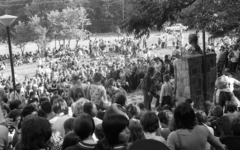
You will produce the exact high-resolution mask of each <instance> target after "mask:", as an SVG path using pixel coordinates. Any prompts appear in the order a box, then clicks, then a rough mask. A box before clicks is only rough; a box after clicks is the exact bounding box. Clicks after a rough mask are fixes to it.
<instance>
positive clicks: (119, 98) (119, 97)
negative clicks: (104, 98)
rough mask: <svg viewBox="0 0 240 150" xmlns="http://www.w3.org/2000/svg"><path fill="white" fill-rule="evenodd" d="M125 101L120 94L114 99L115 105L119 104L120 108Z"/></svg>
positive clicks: (124, 97)
mask: <svg viewBox="0 0 240 150" xmlns="http://www.w3.org/2000/svg"><path fill="white" fill-rule="evenodd" d="M126 101H127V98H126V96H125V95H122V94H120V95H118V96H117V97H116V101H115V103H117V104H119V105H121V106H125V105H126Z"/></svg>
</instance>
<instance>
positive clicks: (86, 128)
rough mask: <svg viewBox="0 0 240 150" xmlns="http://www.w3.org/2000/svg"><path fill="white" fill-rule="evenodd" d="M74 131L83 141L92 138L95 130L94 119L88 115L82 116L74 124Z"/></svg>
mask: <svg viewBox="0 0 240 150" xmlns="http://www.w3.org/2000/svg"><path fill="white" fill-rule="evenodd" d="M73 130H74V132H75V134H76V135H77V136H79V137H80V139H81V140H82V141H83V140H85V139H87V138H88V137H89V136H92V135H93V133H94V130H95V125H94V121H93V119H92V117H91V116H90V115H88V114H86V113H82V114H80V115H79V116H78V117H77V118H76V119H75V121H74V123H73Z"/></svg>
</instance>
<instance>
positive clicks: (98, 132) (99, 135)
mask: <svg viewBox="0 0 240 150" xmlns="http://www.w3.org/2000/svg"><path fill="white" fill-rule="evenodd" d="M94 133H95V135H96V137H97V139H98V140H102V139H103V138H104V131H103V128H102V124H98V125H97V126H96V128H95V131H94Z"/></svg>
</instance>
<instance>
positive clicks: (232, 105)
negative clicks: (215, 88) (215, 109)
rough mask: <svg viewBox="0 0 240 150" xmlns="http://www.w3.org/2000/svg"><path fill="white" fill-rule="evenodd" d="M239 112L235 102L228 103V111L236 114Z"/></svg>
mask: <svg viewBox="0 0 240 150" xmlns="http://www.w3.org/2000/svg"><path fill="white" fill-rule="evenodd" d="M237 110H238V108H237V104H236V103H234V102H228V103H226V111H227V112H230V113H234V112H236V111H237Z"/></svg>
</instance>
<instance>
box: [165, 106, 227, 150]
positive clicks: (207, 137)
mask: <svg viewBox="0 0 240 150" xmlns="http://www.w3.org/2000/svg"><path fill="white" fill-rule="evenodd" d="M174 120H175V124H176V128H177V130H176V131H173V132H172V133H171V134H170V135H169V136H168V140H167V145H168V147H169V148H170V150H176V149H184V150H193V149H194V150H205V149H206V145H207V142H209V143H210V144H211V145H212V146H213V147H215V148H216V149H219V150H224V149H225V148H224V146H223V145H222V144H221V143H220V141H219V140H217V139H216V138H215V137H214V136H213V135H212V134H211V133H210V132H209V130H208V129H207V128H206V127H205V126H199V125H196V122H195V120H196V117H195V113H194V110H193V109H192V107H191V106H190V104H188V103H182V104H179V105H178V106H177V108H176V109H175V111H174Z"/></svg>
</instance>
